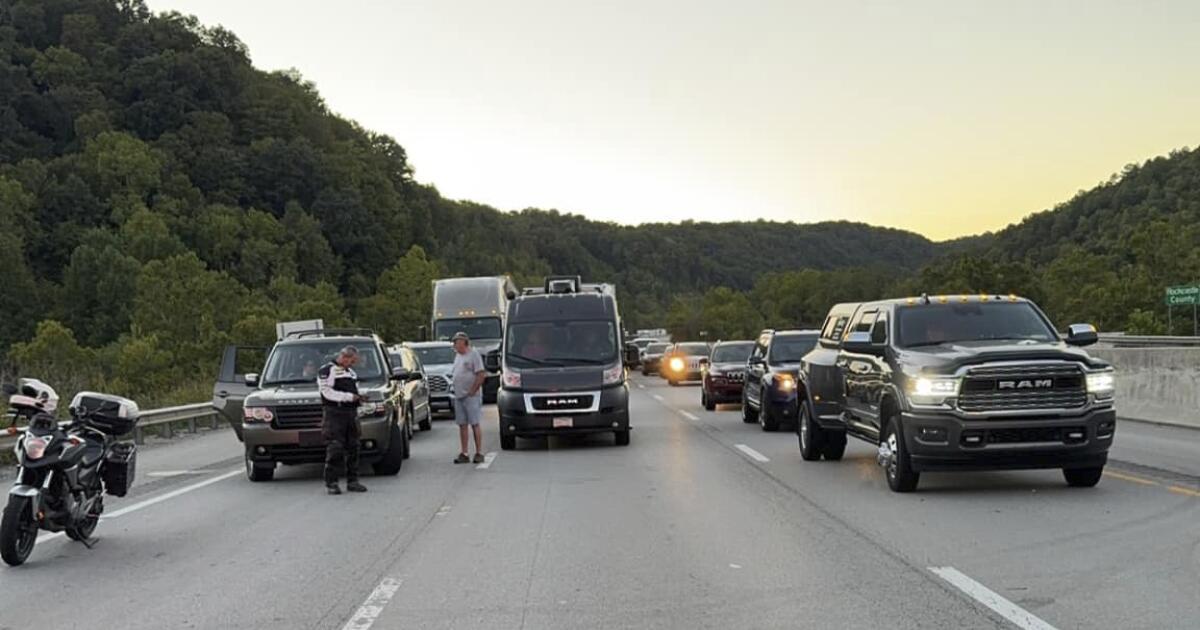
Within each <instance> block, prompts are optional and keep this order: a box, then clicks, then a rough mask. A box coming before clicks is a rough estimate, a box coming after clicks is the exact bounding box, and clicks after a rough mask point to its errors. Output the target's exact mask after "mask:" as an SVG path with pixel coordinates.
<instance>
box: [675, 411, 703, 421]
mask: <svg viewBox="0 0 1200 630" xmlns="http://www.w3.org/2000/svg"><path fill="white" fill-rule="evenodd" d="M679 415H681V416H683V417H684V418H687V419H688V420H691V421H692V422H699V421H700V418H698V417H696V414H694V413H691V412H687V411H683V410H682V409H681V410H680V411H679Z"/></svg>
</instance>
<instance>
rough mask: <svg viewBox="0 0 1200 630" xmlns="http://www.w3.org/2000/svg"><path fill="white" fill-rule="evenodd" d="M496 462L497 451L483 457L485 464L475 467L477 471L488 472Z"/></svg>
mask: <svg viewBox="0 0 1200 630" xmlns="http://www.w3.org/2000/svg"><path fill="white" fill-rule="evenodd" d="M494 461H496V451H492V452H491V453H488V454H487V455H484V456H483V463H482V464H479V465H477V466H475V470H487V469H489V468H491V467H492V462H494Z"/></svg>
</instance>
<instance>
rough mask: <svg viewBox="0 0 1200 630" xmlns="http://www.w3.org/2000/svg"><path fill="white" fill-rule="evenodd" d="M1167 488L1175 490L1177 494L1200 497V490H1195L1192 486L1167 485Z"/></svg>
mask: <svg viewBox="0 0 1200 630" xmlns="http://www.w3.org/2000/svg"><path fill="white" fill-rule="evenodd" d="M1167 490H1170V491H1171V492H1174V493H1175V494H1182V495H1184V496H1187V497H1200V490H1193V489H1191V488H1185V487H1183V486H1169V487H1167Z"/></svg>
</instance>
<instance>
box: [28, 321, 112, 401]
mask: <svg viewBox="0 0 1200 630" xmlns="http://www.w3.org/2000/svg"><path fill="white" fill-rule="evenodd" d="M8 357H9V360H10V361H12V363H13V364H14V366H15V368H16V370H17V373H18V374H19V375H20V376H23V377H30V378H37V379H41V380H43V381H45V382H47V383H49V384H50V385H51V387H54V388H55V390H56V391H57V392H58V394H59V396H64V397H65V396H71V395H73V392H77V391H80V390H84V389H89V388H95V387H98V385H99V383H100V382H101V379H102V373H101V370H100V367H99V365H98V364H97V360H96V353H95V351H93V350H90V349H88V348H85V347H83V346H81V345H79V342H78V341H76V339H75V333H74V332H72V331H71V329H70V328H67V327H66V326H64V325H63V324H61V323H60V322H57V321H55V320H52V319H47V320H44V321H42V322H41V323H39V324H38V325H37V333H36V334H35V335H34V336H33V338H32V339H30V340H29V341H26V342H22V343H17V344H14V345H13V346H12V349H11V350H9V353H8Z"/></svg>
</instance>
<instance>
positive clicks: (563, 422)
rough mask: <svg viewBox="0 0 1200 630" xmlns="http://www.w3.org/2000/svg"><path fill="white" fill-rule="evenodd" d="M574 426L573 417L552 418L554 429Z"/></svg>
mask: <svg viewBox="0 0 1200 630" xmlns="http://www.w3.org/2000/svg"><path fill="white" fill-rule="evenodd" d="M574 426H575V420H574V419H573V418H555V419H554V428H555V429H570V428H571V427H574Z"/></svg>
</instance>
